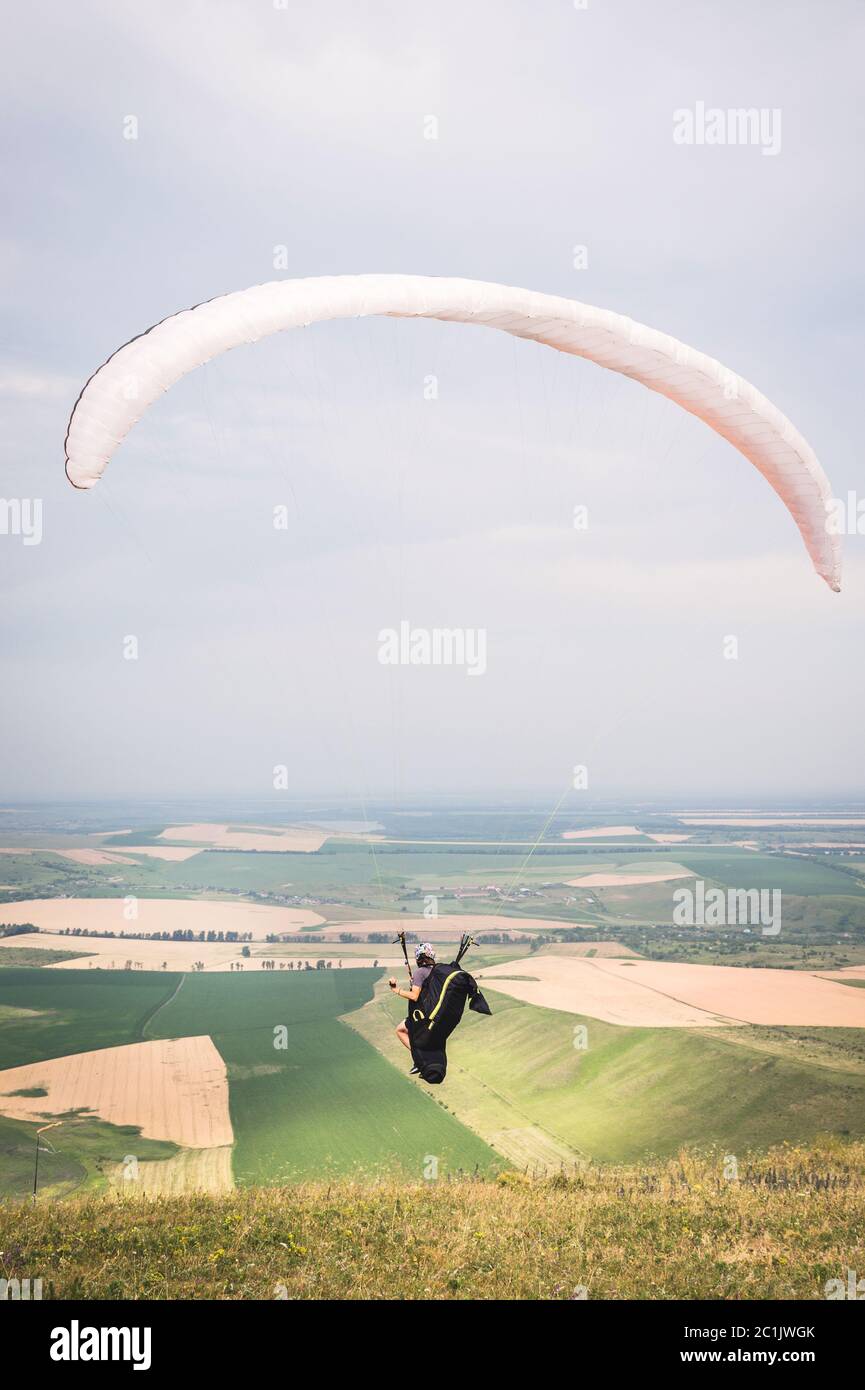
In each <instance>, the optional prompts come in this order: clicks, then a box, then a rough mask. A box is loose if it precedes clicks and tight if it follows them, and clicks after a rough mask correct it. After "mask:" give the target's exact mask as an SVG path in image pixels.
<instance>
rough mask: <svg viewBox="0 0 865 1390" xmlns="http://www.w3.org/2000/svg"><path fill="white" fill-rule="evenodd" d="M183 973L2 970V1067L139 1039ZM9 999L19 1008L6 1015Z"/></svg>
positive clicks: (0, 975) (0, 1060) (0, 1008)
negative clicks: (13, 1012)
mask: <svg viewBox="0 0 865 1390" xmlns="http://www.w3.org/2000/svg"><path fill="white" fill-rule="evenodd" d="M180 978H181V977H180V976H179V975H171V974H156V973H154V972H152V971H136V972H135V973H134V974H133V973H132V972H131V971H121V970H117V971H110V972H109V971H96V970H38V969H20V968H18V969H11V970H3V971H0V1067H3V1068H6V1067H19V1066H24V1065H26V1063H28V1062H42V1061H45V1060H46V1059H47V1058H49V1057H65V1056H67V1055H68V1054H69V1053H71V1052H91V1051H93V1050H95V1049H96V1048H100V1047H118V1046H120V1044H122V1043H133V1042H140V1041H141V1039H142V1037H143V1036H144V1035H143V1028H144V1025H145V1023H146V1022H147V1019H148V1018H149V1017H150V1015H151V1014H152V1013H153V1012H154V1010H155V1009H157V1008H158V1007H159V1005H160V1004H161V1003H163V1002H164V1001H165V1000H166V999H168V998H169V997H170V996H171V994H172V992H173V991H174V990H175V989H176V987H177V984H178V981H179V980H180ZM4 1005H5V1006H7V1007H8V1008H10V1009H13V1010H15V1011H16V1014H15V1015H14V1016H12V1017H8V1018H5V1019H4V1017H3V1012H2V1010H3V1006H4ZM18 1010H22V1011H23V1016H19V1015H18V1013H17V1011H18Z"/></svg>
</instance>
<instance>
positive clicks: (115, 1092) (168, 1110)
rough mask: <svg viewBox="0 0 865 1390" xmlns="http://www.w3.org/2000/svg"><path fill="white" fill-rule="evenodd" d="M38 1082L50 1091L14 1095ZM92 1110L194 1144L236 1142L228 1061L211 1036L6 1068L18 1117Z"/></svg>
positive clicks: (3, 1099) (4, 1094)
mask: <svg viewBox="0 0 865 1390" xmlns="http://www.w3.org/2000/svg"><path fill="white" fill-rule="evenodd" d="M34 1087H40V1088H43V1089H44V1090H46V1091H47V1092H48V1094H47V1095H45V1096H22V1095H12V1094H10V1093H11V1092H14V1091H21V1090H28V1089H31V1088H34ZM70 1110H77V1111H86V1112H89V1113H90V1114H92V1115H96V1116H98V1117H99V1119H101V1120H106V1121H108V1123H109V1124H114V1125H136V1126H137V1127H138V1128H139V1129H140V1130H141V1133H142V1135H143V1137H144V1138H145V1139H168V1140H171V1141H172V1142H173V1143H175V1144H182V1145H183V1146H184V1147H187V1148H191V1149H211V1148H219V1147H221V1146H224V1145H228V1144H232V1143H233V1142H234V1132H233V1130H232V1127H231V1117H230V1115H229V1111H228V1077H227V1075H226V1070H225V1063H224V1061H223V1060H222V1058H221V1056H220V1055H219V1053H218V1052H217V1050H216V1048H215V1047H214V1045H213V1041H212V1039H211V1038H209V1037H204V1036H202V1037H197V1038H169V1039H164V1040H160V1041H156V1042H141V1043H128V1044H126V1045H124V1046H123V1047H104V1048H100V1049H99V1051H97V1052H78V1053H75V1054H74V1055H73V1056H71V1057H55V1058H53V1059H52V1060H51V1061H47V1062H32V1063H30V1064H29V1065H27V1066H24V1067H9V1068H7V1069H6V1070H5V1071H0V1112H2V1113H3V1114H4V1115H8V1116H10V1117H11V1118H12V1119H18V1120H36V1119H39V1118H43V1117H44V1118H47V1119H50V1118H52V1117H54V1116H57V1115H63V1114H65V1113H66V1112H67V1111H70Z"/></svg>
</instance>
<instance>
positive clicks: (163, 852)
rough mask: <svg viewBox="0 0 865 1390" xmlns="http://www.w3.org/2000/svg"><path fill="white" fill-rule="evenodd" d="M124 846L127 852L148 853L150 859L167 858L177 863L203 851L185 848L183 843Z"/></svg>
mask: <svg viewBox="0 0 865 1390" xmlns="http://www.w3.org/2000/svg"><path fill="white" fill-rule="evenodd" d="M124 848H125V850H126V853H127V854H146V855H147V856H148V858H150V859H167V860H169V861H171V862H173V863H176V864H182V863H183V862H184V860H186V859H192V858H193V857H194V855H196V854H201V853H202V850H201V849H188V848H187V849H184V847H183V845H125V846H124ZM133 862H134V861H133Z"/></svg>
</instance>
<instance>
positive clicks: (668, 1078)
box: [349, 962, 865, 1169]
mask: <svg viewBox="0 0 865 1390" xmlns="http://www.w3.org/2000/svg"><path fill="white" fill-rule="evenodd" d="M514 968H515V973H516V972H518V970H520V969H523V968H524V967H523V963H522V962H520V964H519V966H515V967H514ZM525 968H526V969H528V966H526V967H525ZM486 993H487V998H488V999H489V1001H490V1004H491V1006H492V1008H493V1016H492V1018H483V1017H479V1016H478V1015H476V1014H471V1013H469V1012H466V1014H465V1016H464V1019H463V1022H462V1023H461V1025H460V1027H459V1029H458V1031H457V1032H456V1033H455V1034H454V1035H453V1037H452V1038H451V1040H450V1042H449V1043H448V1057H449V1059H450V1069H449V1071H448V1078H447V1082H446V1084H445V1086H444V1087H442V1088H441V1091H440V1092H436V1095H435V1099H436V1100H437V1101H439V1102H440V1103H442V1104H445V1105H447V1106H448V1107H449V1109H450V1110H451V1111H452V1112H453V1114H454V1115H456V1116H457V1118H458V1119H460V1120H462V1121H463V1122H464V1123H465V1124H467V1125H469V1126H470V1127H471V1128H472V1129H473V1130H475V1131H476V1132H477V1133H478V1134H480V1135H482V1136H483V1137H484V1138H485V1139H486V1140H487V1141H488V1142H489V1143H490V1144H492V1145H493V1146H494V1147H496V1148H497V1149H498V1150H499V1151H500V1152H502V1153H503V1154H506V1155H507V1156H508V1158H509V1159H510V1160H511V1161H512V1162H513V1163H516V1164H518V1165H519V1166H523V1167H524V1166H525V1164H526V1163H528V1164H529V1166H530V1167H533V1166H534V1164H535V1163H537V1165H538V1167H539V1169H540V1168H541V1167H542V1166H543V1165H549V1164H550V1163H552V1164H553V1165H554V1166H555V1165H556V1164H557V1163H558V1162H559V1160H560V1159H561V1158H563V1159H564V1160H565V1161H568V1155H575V1154H583V1155H586V1156H589V1157H591V1158H593V1159H595V1160H597V1161H598V1162H608V1163H615V1162H631V1161H636V1160H639V1159H641V1158H642V1157H644V1156H645V1155H646V1154H657V1155H661V1156H664V1155H669V1154H672V1153H675V1152H676V1151H677V1150H678V1148H679V1147H680V1146H681V1145H683V1144H698V1145H703V1144H723V1145H725V1146H726V1151H727V1152H734V1153H735V1152H740V1151H744V1150H745V1149H748V1148H756V1147H768V1146H770V1145H772V1144H777V1143H780V1142H782V1141H784V1140H789V1141H791V1142H794V1143H801V1142H807V1141H810V1140H813V1139H814V1138H816V1137H817V1136H819V1135H822V1134H825V1133H833V1134H841V1135H844V1134H850V1135H852V1136H855V1137H859V1136H862V1135H865V1063H863V1054H862V1046H863V1041H865V1040H863V1037H862V1034H861V1033H860V1032H859V1031H858V1030H855V1029H850V1030H844V1029H841V1030H839V1029H822V1030H821V1029H800V1030H797V1029H792V1028H789V1029H777V1028H776V1029H768V1028H766V1029H763V1028H749V1029H735V1028H731V1029H713V1030H711V1032H707V1031H706V1030H703V1029H693V1030H691V1029H684V1028H622V1027H617V1026H615V1025H613V1024H608V1023H601V1022H599V1021H598V1020H596V1019H591V1018H580V1017H578V1016H577V1015H574V1014H566V1013H560V1012H558V1011H557V1010H554V1009H542V1008H539V1007H537V1006H536V1005H532V1004H524V1003H520V1002H518V1001H517V1000H515V999H509V998H507V997H506V996H504V995H498V994H494V993H493V992H492V991H489V990H487V991H486ZM400 1012H401V1011H400V1008H399V1006H398V1005H397V1004H396V1003H395V1002H394V1001H392V1000H390V999H387V998H385V997H384V994H383V992H381V991H380V994H379V999H378V1002H376V1003H374V1004H372V1005H367V1006H366V1007H365V1008H364V1009H362V1010H361V1011H360V1012H359V1013H357V1014H354V1015H352V1016H351V1018H350V1019H349V1021H350V1022H351V1023H352V1025H353V1026H354V1027H356V1028H357V1029H358V1030H359V1031H361V1032H362V1033H363V1035H364V1036H365V1037H366V1038H368V1039H369V1041H370V1042H372V1043H373V1044H374V1045H375V1046H376V1047H378V1048H380V1050H381V1051H382V1053H383V1054H384V1055H385V1056H387V1057H388V1058H390V1059H391V1060H392V1061H394V1062H395V1063H396V1064H397V1065H399V1064H400V1063H401V1058H400V1056H399V1044H398V1043H396V1042H395V1041H394V1040H393V1037H392V1024H393V1023H395V1022H396V1020H397V1019H398V1017H399V1015H400ZM579 1025H584V1026H585V1028H586V1030H587V1041H588V1047H587V1049H586V1050H585V1051H579V1050H577V1049H575V1047H574V1033H575V1028H577V1027H578V1026H579ZM818 1035H819V1036H818Z"/></svg>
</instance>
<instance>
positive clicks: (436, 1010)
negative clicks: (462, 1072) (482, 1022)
mask: <svg viewBox="0 0 865 1390" xmlns="http://www.w3.org/2000/svg"><path fill="white" fill-rule="evenodd" d="M396 939H397V941H398V942H399V943H400V944H401V946H402V949H403V955H404V956H405V963H406V969H407V970H408V973H409V979H411V966H410V965H409V959H408V950H407V949H406V944H405V932H400V933H399V934H398V936H397V938H396ZM471 945H473V939H472V937H471V936H469V935H468V933H467V932H464V933H463V936H462V938H461V940H460V945H459V950H458V951H457V954H456V958H455V959H454V960H452V961H451V962H450V964H449V965H434V966H433V967H432V969H431V970H430V973H429V975H428V976H427V978H426V979H425V980H424V983H423V985H422V986H421V992H420V996H419V998H418V999H417V1001H416V1002H415V1003H414V1004H411V1005H410V1007H409V1013H408V1018H407V1019H406V1026H407V1028H408V1037H409V1043H410V1045H411V1055H412V1061H413V1062H414V1064H415V1066H416V1067H417V1069H418V1071H419V1072H420V1075H421V1076H422V1077H423V1079H424V1081H426V1082H427V1083H428V1085H430V1086H438V1085H440V1084H441V1082H442V1081H444V1079H445V1075H446V1074H447V1068H448V1063H447V1053H446V1050H445V1044H446V1042H447V1039H448V1038H449V1037H450V1035H451V1033H452V1032H453V1031H454V1029H455V1028H456V1026H457V1024H458V1023H459V1022H460V1020H461V1019H462V1016H463V1012H464V1010H465V1006H466V1000H468V1005H469V1008H470V1009H473V1010H474V1011H475V1012H476V1013H479V1014H491V1013H492V1009H491V1008H490V1006H489V1004H488V1003H487V1001H486V999H484V996H483V995H482V994H481V992H480V990H479V989H478V986H477V981H476V980H475V979H474V977H473V976H472V975H470V974H469V973H468V971H467V970H463V968H462V966H461V965H460V961H461V960H462V958H463V956H464V955H465V953H466V951H467V950H468V948H469V946H471Z"/></svg>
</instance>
